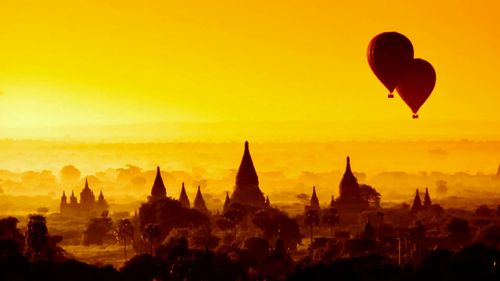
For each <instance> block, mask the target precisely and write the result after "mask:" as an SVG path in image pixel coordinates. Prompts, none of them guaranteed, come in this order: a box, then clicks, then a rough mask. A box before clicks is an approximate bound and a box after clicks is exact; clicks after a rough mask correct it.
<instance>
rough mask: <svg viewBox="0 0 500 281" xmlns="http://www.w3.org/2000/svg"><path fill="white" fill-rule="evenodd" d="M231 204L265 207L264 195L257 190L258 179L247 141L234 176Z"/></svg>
mask: <svg viewBox="0 0 500 281" xmlns="http://www.w3.org/2000/svg"><path fill="white" fill-rule="evenodd" d="M231 202H237V203H240V204H243V205H253V206H256V207H264V206H265V199H264V195H263V194H262V191H261V190H260V188H259V178H258V176H257V172H256V171H255V167H254V165H253V161H252V156H250V150H249V148H248V141H246V142H245V151H244V152H243V158H242V159H241V163H240V167H239V169H238V173H237V175H236V185H235V187H234V191H233V194H232V195H231Z"/></svg>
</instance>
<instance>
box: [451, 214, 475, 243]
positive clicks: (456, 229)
mask: <svg viewBox="0 0 500 281" xmlns="http://www.w3.org/2000/svg"><path fill="white" fill-rule="evenodd" d="M446 229H447V230H448V233H449V234H450V237H451V238H453V239H458V240H468V239H469V238H470V228H469V222H468V221H466V220H464V219H459V218H453V219H452V220H451V221H450V222H449V223H448V225H447V226H446Z"/></svg>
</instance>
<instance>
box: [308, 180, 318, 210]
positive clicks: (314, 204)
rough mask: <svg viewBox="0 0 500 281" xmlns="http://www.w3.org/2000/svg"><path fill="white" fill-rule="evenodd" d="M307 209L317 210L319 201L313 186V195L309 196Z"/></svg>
mask: <svg viewBox="0 0 500 281" xmlns="http://www.w3.org/2000/svg"><path fill="white" fill-rule="evenodd" d="M309 208H312V209H316V210H319V209H320V208H319V200H318V196H316V187H315V186H313V193H312V196H311V200H309Z"/></svg>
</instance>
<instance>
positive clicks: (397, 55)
mask: <svg viewBox="0 0 500 281" xmlns="http://www.w3.org/2000/svg"><path fill="white" fill-rule="evenodd" d="M412 60H413V45H412V44H411V41H410V40H409V39H408V38H406V36H404V35H402V34H400V33H397V32H384V33H381V34H379V35H377V36H375V37H374V38H373V39H372V40H371V41H370V44H369V45H368V64H369V65H370V68H371V69H372V71H373V73H375V76H377V78H378V79H379V80H380V82H382V84H384V86H385V87H386V88H387V89H388V90H389V92H391V93H392V92H393V91H394V89H395V88H396V86H397V85H398V83H399V80H400V79H401V76H402V75H403V73H404V71H405V70H406V68H407V67H408V66H409V65H410V64H411V61H412ZM389 96H390V97H392V96H391V95H389Z"/></svg>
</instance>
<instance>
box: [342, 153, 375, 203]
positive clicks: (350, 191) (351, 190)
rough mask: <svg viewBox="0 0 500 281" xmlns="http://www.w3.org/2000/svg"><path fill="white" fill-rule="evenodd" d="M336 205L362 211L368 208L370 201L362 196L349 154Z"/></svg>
mask: <svg viewBox="0 0 500 281" xmlns="http://www.w3.org/2000/svg"><path fill="white" fill-rule="evenodd" d="M335 207H336V208H338V209H341V210H348V211H361V210H364V209H367V208H368V202H367V201H366V200H363V198H362V197H361V194H360V191H359V184H358V180H357V179H356V177H355V176H354V174H353V173H352V170H351V160H350V158H349V156H348V157H347V160H346V168H345V172H344V175H343V176H342V180H341V181H340V185H339V197H338V198H337V200H335Z"/></svg>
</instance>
